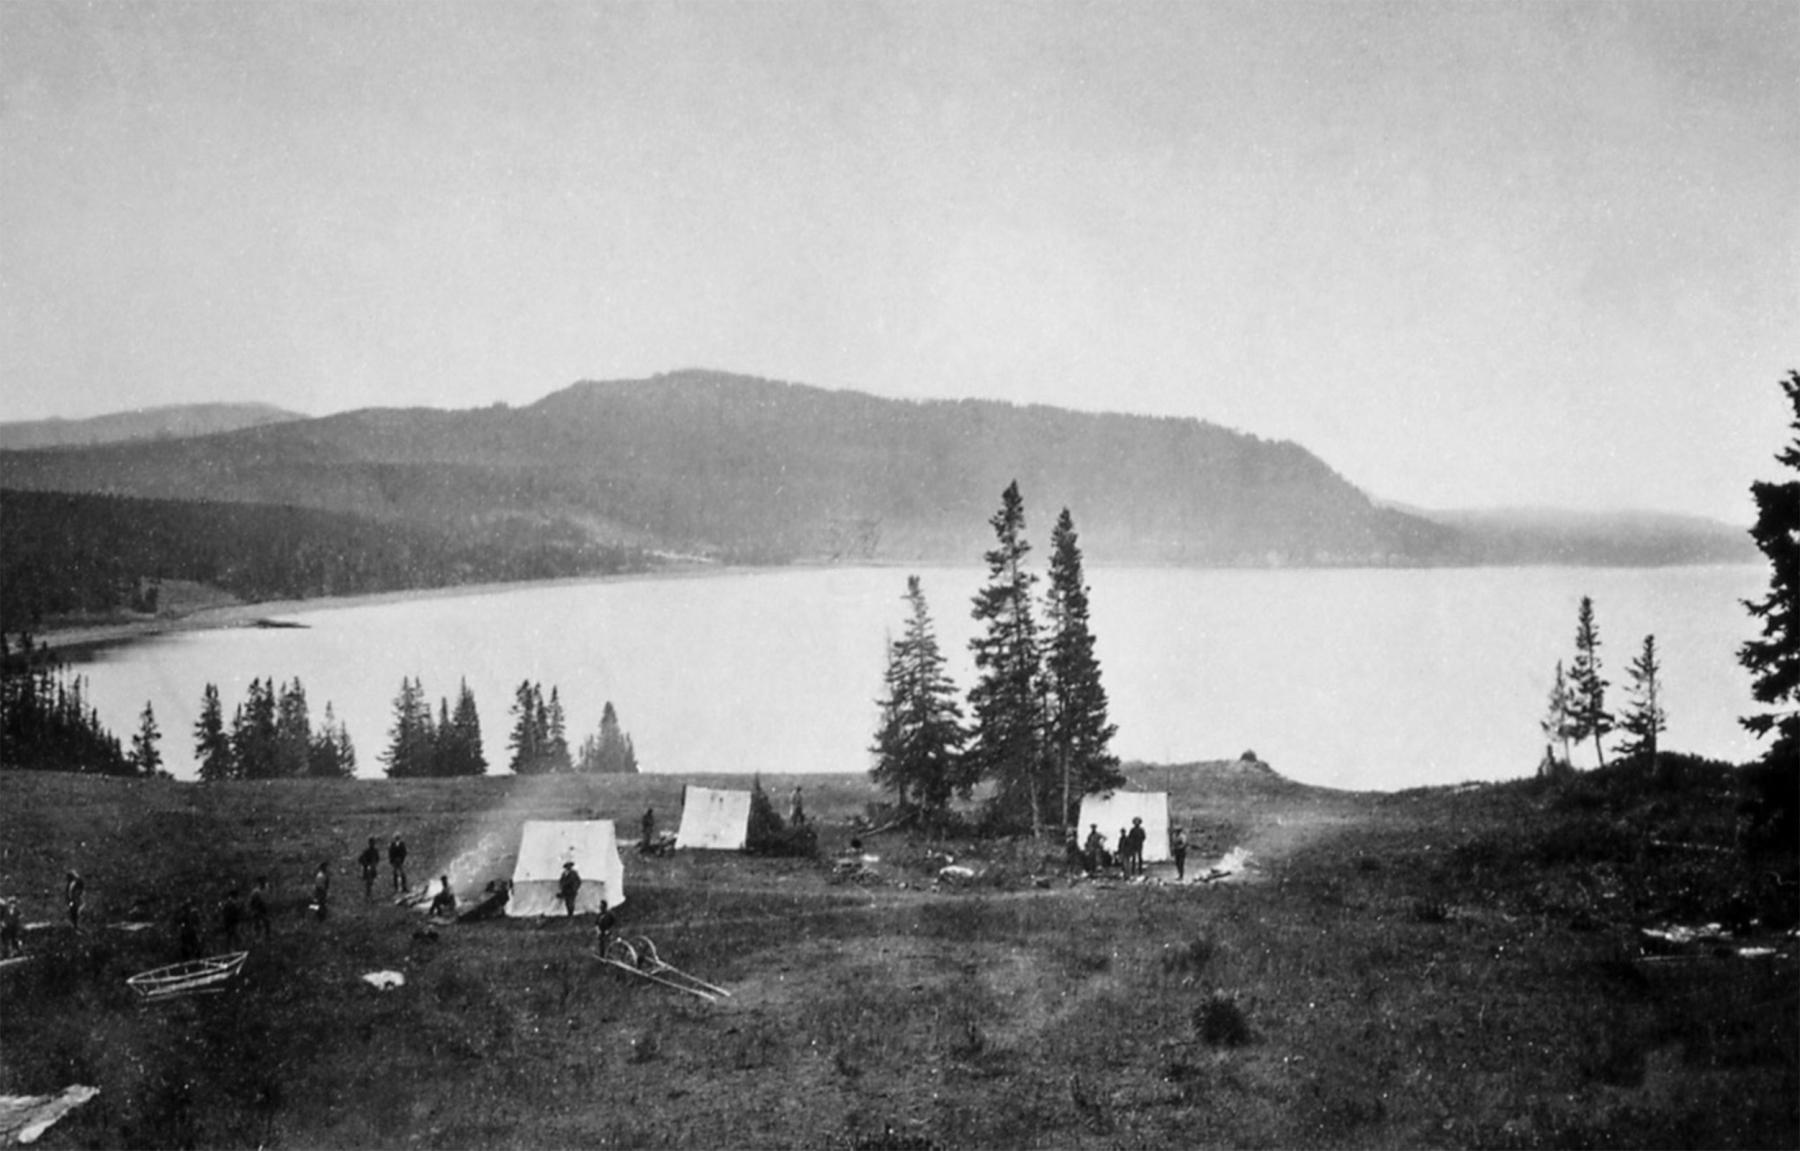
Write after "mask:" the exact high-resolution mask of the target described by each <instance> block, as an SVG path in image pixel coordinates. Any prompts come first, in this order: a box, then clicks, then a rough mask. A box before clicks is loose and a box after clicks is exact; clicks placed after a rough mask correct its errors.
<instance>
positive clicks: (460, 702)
mask: <svg viewBox="0 0 1800 1151" xmlns="http://www.w3.org/2000/svg"><path fill="white" fill-rule="evenodd" d="M438 737H439V740H440V742H441V744H442V746H443V750H442V752H441V754H440V756H439V763H438V773H439V774H440V775H457V776H463V775H486V774H487V755H486V753H485V752H484V751H483V750H482V747H481V716H480V714H479V713H477V712H476V710H475V693H474V692H472V691H470V690H469V681H468V680H466V679H465V680H463V681H462V682H461V684H460V685H459V686H458V687H457V691H456V710H455V711H453V712H451V713H450V719H449V723H448V725H447V730H442V729H440V730H439V732H438Z"/></svg>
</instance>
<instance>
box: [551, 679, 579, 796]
mask: <svg viewBox="0 0 1800 1151" xmlns="http://www.w3.org/2000/svg"><path fill="white" fill-rule="evenodd" d="M544 760H545V766H544V770H545V771H549V772H554V773H556V774H558V775H566V774H568V773H569V772H572V771H574V770H575V764H574V762H573V761H572V760H570V758H569V731H568V719H567V717H566V716H565V715H564V714H563V705H562V695H561V693H560V692H559V690H558V689H557V687H556V685H555V684H551V685H550V702H549V703H547V704H546V705H544Z"/></svg>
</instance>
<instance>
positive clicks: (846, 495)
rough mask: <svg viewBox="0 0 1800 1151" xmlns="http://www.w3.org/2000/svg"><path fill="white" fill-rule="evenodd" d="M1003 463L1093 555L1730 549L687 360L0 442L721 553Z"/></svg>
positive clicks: (834, 551) (1269, 444) (1731, 540)
mask: <svg viewBox="0 0 1800 1151" xmlns="http://www.w3.org/2000/svg"><path fill="white" fill-rule="evenodd" d="M1015 479H1016V480H1017V481H1018V483H1019V486H1020V489H1021V491H1022V493H1023V494H1024V497H1025V501H1026V509H1027V515H1028V517H1029V521H1030V525H1031V529H1032V530H1035V531H1038V532H1039V533H1040V534H1042V533H1043V532H1047V530H1048V527H1049V524H1050V522H1051V520H1052V519H1053V518H1054V516H1055V514H1056V512H1057V511H1058V510H1059V509H1060V508H1062V507H1068V508H1069V509H1071V511H1072V512H1073V513H1074V517H1075V523H1076V526H1077V528H1078V529H1079V531H1080V532H1081V539H1082V545H1083V548H1084V550H1085V552H1086V554H1087V555H1088V556H1089V558H1090V561H1091V562H1094V563H1177V564H1193V565H1212V566H1243V565H1256V566H1262V565H1270V564H1278V565H1421V564H1480V563H1496V562H1498V563H1632V564H1644V563H1671V562H1675V563H1693V562H1718V561H1725V560H1731V559H1738V558H1746V557H1745V556H1744V555H1743V554H1742V553H1743V552H1744V550H1745V547H1746V546H1747V545H1746V544H1745V541H1744V540H1743V539H1742V538H1740V537H1739V535H1737V534H1734V531H1735V529H1730V528H1728V527H1726V526H1725V525H1718V524H1710V525H1706V527H1705V530H1700V529H1699V528H1694V529H1693V530H1688V529H1687V528H1684V527H1681V526H1680V525H1674V526H1670V524H1669V523H1666V522H1665V523H1663V524H1662V528H1666V529H1667V530H1661V529H1659V531H1658V532H1651V533H1648V534H1645V533H1638V534H1637V535H1636V536H1632V537H1630V538H1626V537H1619V536H1616V535H1614V536H1609V535H1608V534H1607V531H1606V530H1605V524H1604V523H1603V522H1601V521H1593V522H1585V521H1584V522H1583V523H1577V524H1574V525H1572V526H1571V525H1567V524H1565V525H1563V526H1562V527H1559V528H1557V529H1556V530H1549V529H1546V528H1545V527H1543V525H1536V526H1532V525H1529V524H1526V525H1524V526H1521V521H1520V520H1519V519H1518V518H1517V517H1511V518H1508V517H1506V516H1504V515H1502V516H1498V517H1495V516H1482V515H1463V514H1460V513H1427V512H1417V511H1414V510H1411V509H1402V508H1397V507H1393V506H1384V505H1382V504H1379V503H1377V502H1375V501H1373V500H1371V499H1370V498H1369V497H1368V496H1367V495H1366V494H1365V493H1364V492H1362V491H1361V490H1359V489H1358V488H1356V487H1355V486H1354V485H1352V484H1351V483H1350V482H1349V481H1347V480H1346V479H1345V478H1343V477H1342V476H1340V475H1338V474H1337V473H1336V472H1335V471H1333V470H1332V469H1331V468H1330V467H1329V466H1328V465H1327V464H1325V463H1324V462H1323V461H1322V460H1320V459H1319V458H1318V457H1317V456H1315V455H1313V454H1312V453H1311V452H1309V451H1307V450H1306V449H1305V448H1303V447H1300V446H1299V445H1297V444H1293V443H1289V442H1281V441H1268V440H1263V439H1260V438H1258V437H1256V436H1253V435H1248V434H1245V433H1241V432H1236V431H1232V430H1229V429H1226V428H1222V427H1218V426H1216V425H1213V424H1208V423H1206V422H1204V421H1200V420H1195V419H1185V418H1181V419H1178V418H1159V417H1147V416H1130V415H1118V414H1100V413H1086V412H1075V411H1069V410H1064V409H1057V408H1050V407H1044V406H1036V405H1033V406H1018V405H1013V404H1008V403H1004V402H996V401H989V400H933V401H909V400H894V399H885V398H880V397H876V396H872V395H867V394H863V393H858V392H852V391H836V390H827V389H823V388H816V387H809V386H805V385H799V384H790V383H780V382H776V381H771V380H764V379H756V378H750V377H744V376H735V375H729V374H725V373H719V372H708V371H683V372H676V373H670V374H667V375H662V376H657V377H653V378H650V379H645V380H619V381H606V382H583V383H578V384H575V385H572V386H570V387H568V388H564V389H562V390H561V391H558V392H555V393H553V394H551V395H549V396H546V397H545V398H543V399H542V400H539V401H538V402H536V403H534V404H531V405H529V406H525V407H521V408H509V407H506V406H504V405H494V406H492V407H488V408H481V409H472V410H463V411H445V410H439V409H430V408H412V409H365V410H360V411H354V412H346V413H342V414H339V415H334V416H328V417H324V418H320V419H304V420H296V421H292V422H286V423H279V424H271V425H266V426H261V427H255V428H247V429H243V430H240V431H235V432H228V433H223V434H217V435H209V436H203V437H197V438H189V439H176V440H158V441H138V442H130V443H116V444H108V445H100V446H95V447H91V448H82V449H75V448H65V449H60V450H56V451H36V452H0V487H4V488H10V489H31V490H39V491H68V492H88V493H106V494H111V495H118V496H131V497H138V498H151V499H160V500H172V501H183V502H223V503H236V504H245V503H248V504H277V505H290V506H294V507H300V508H306V509H312V510H316V511H323V512H331V513H340V514H344V515H349V516H353V517H357V518H358V519H362V520H369V521H373V522H375V523H386V524H390V525H394V526H395V527H405V528H408V529H413V530H424V531H427V532H429V533H430V535H431V536H432V538H433V539H435V540H455V539H459V538H465V537H467V538H480V539H482V540H483V541H484V548H487V547H497V546H510V545H508V544H507V543H506V541H516V542H517V543H518V544H519V546H522V547H523V546H534V547H540V548H541V546H542V545H543V542H544V540H545V539H546V538H549V539H551V540H553V541H554V545H555V547H556V549H558V551H559V553H560V554H563V555H567V554H570V553H569V547H570V544H571V541H573V540H577V539H579V540H583V541H585V542H586V543H587V544H591V545H593V546H595V547H601V548H609V549H610V548H621V547H622V548H629V549H646V550H651V551H667V552H677V553H681V554H684V555H700V556H709V557H712V558H716V559H720V560H725V561H740V562H789V561H819V560H823V561H832V560H839V561H876V562H883V561H891V562H952V563H968V562H973V561H974V560H976V559H977V558H979V556H980V555H981V553H982V552H983V550H984V549H985V548H986V547H987V546H988V545H989V543H990V542H991V540H990V538H989V537H990V534H991V533H990V532H989V529H988V526H987V520H988V517H989V515H990V514H991V512H992V508H993V503H994V500H995V498H996V496H997V494H998V493H999V492H1000V491H1001V489H1003V488H1004V487H1005V486H1006V485H1007V484H1008V483H1009V482H1011V481H1013V480H1015ZM1690 526H1691V525H1690ZM332 530H333V531H334V532H337V531H339V529H337V528H333V529H332ZM352 534H354V533H352ZM484 566H489V565H484Z"/></svg>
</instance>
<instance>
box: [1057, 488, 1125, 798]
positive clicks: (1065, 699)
mask: <svg viewBox="0 0 1800 1151" xmlns="http://www.w3.org/2000/svg"><path fill="white" fill-rule="evenodd" d="M1045 615H1046V617H1047V622H1048V626H1049V629H1050V639H1049V651H1048V653H1047V654H1046V655H1045V658H1044V682H1045V686H1046V689H1047V691H1046V698H1047V701H1048V705H1049V715H1048V717H1047V718H1048V724H1049V728H1048V730H1049V739H1048V743H1049V752H1050V757H1051V759H1052V761H1053V763H1054V766H1055V768H1056V772H1057V776H1058V778H1059V782H1060V783H1061V786H1062V814H1061V817H1060V819H1059V822H1060V823H1061V824H1062V825H1063V826H1064V827H1069V826H1072V825H1073V823H1074V820H1075V819H1076V816H1077V808H1078V806H1079V804H1080V799H1081V797H1082V796H1084V795H1089V794H1092V793H1094V792H1101V791H1108V790H1110V789H1112V788H1115V787H1118V786H1120V785H1121V784H1123V783H1124V782H1125V776H1124V773H1122V772H1121V771H1120V770H1119V758H1118V756H1115V755H1113V754H1112V752H1111V750H1110V748H1109V745H1110V744H1111V742H1112V737H1113V735H1114V734H1115V733H1116V732H1117V731H1118V728H1117V727H1116V726H1115V725H1114V724H1112V723H1110V722H1109V721H1108V719H1107V711H1106V688H1105V687H1104V686H1103V685H1102V684H1101V682H1100V661H1099V659H1098V658H1097V657H1096V656H1095V655H1094V636H1093V632H1092V630H1091V629H1090V628H1089V626H1088V588H1087V583H1086V581H1085V579H1084V577H1083V575H1082V570H1081V547H1080V543H1079V540H1078V538H1077V536H1076V534H1075V521H1074V518H1073V517H1072V516H1070V515H1069V509H1068V508H1064V509H1063V510H1062V514H1061V515H1060V516H1058V517H1057V520H1056V527H1055V528H1054V529H1053V530H1052V532H1051V538H1050V588H1049V593H1048V597H1047V603H1046V607H1045Z"/></svg>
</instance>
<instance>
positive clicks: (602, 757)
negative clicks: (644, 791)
mask: <svg viewBox="0 0 1800 1151" xmlns="http://www.w3.org/2000/svg"><path fill="white" fill-rule="evenodd" d="M637 769H638V763H637V749H636V748H634V747H633V746H632V745H631V737H630V736H629V735H627V734H625V731H624V729H623V728H621V727H620V726H619V713H618V712H616V711H614V710H613V705H612V700H610V699H609V700H607V701H606V707H605V709H604V710H603V711H601V713H600V730H599V731H596V732H595V733H594V734H592V735H590V736H588V737H587V738H586V739H584V740H582V741H581V755H580V757H579V758H578V759H577V760H576V761H575V770H576V771H579V772H582V773H584V774H588V775H636V774H637Z"/></svg>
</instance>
